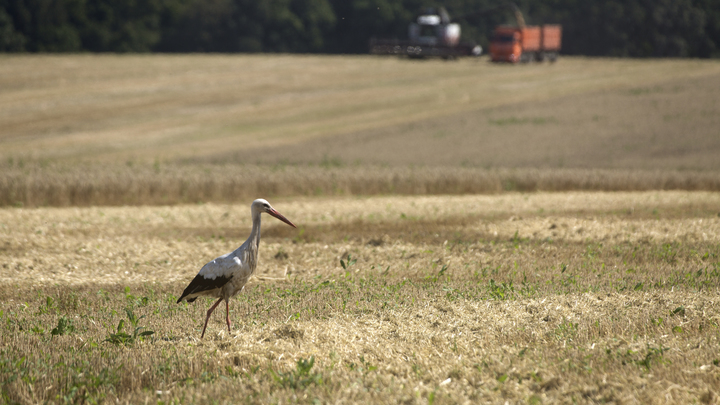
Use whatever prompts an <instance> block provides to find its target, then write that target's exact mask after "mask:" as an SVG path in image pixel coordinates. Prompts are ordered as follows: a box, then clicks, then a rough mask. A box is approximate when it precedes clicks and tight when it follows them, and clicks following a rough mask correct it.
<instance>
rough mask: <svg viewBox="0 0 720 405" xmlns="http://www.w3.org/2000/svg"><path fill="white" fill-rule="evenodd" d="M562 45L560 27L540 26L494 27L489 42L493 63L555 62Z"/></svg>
mask: <svg viewBox="0 0 720 405" xmlns="http://www.w3.org/2000/svg"><path fill="white" fill-rule="evenodd" d="M561 45H562V26H560V25H540V26H537V25H535V26H525V25H524V24H521V26H520V27H513V26H506V25H501V26H498V27H495V31H494V32H493V37H492V40H491V41H490V58H491V60H492V61H493V62H510V63H516V62H530V61H533V60H536V61H539V62H541V61H543V60H545V59H548V60H550V61H551V62H555V61H556V60H557V57H558V54H559V52H560V47H561Z"/></svg>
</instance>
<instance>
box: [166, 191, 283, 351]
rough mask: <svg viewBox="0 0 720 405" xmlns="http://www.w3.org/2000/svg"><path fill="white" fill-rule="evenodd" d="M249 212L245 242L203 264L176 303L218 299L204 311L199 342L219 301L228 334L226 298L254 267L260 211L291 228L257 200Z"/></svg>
mask: <svg viewBox="0 0 720 405" xmlns="http://www.w3.org/2000/svg"><path fill="white" fill-rule="evenodd" d="M250 211H251V213H252V230H251V231H250V236H249V237H248V239H247V240H246V241H245V243H243V244H242V245H241V246H240V247H239V248H237V249H235V251H233V252H230V253H227V254H224V255H222V256H219V257H217V258H215V259H213V260H212V261H210V262H208V263H206V264H205V265H204V266H203V267H202V268H201V269H200V271H199V272H198V274H197V275H196V276H195V278H194V279H193V280H192V281H191V282H190V284H189V285H188V286H187V288H185V291H183V293H182V295H181V296H180V298H179V299H178V301H177V302H178V303H179V302H180V301H182V300H187V302H193V301H195V300H196V299H197V298H198V297H201V296H207V297H214V298H219V299H218V301H217V302H216V303H215V304H214V305H213V306H212V307H210V309H209V310H208V312H207V317H206V318H205V326H204V327H203V332H202V336H201V339H202V337H204V336H205V329H206V328H207V322H208V320H209V319H210V314H212V312H213V311H214V310H215V308H216V307H217V306H218V304H220V302H221V301H225V306H226V311H227V312H226V322H227V325H228V331H230V298H231V297H233V296H234V295H235V294H237V293H239V292H241V291H242V290H243V289H244V288H245V284H246V283H247V281H248V280H249V279H250V276H252V274H253V273H254V272H255V269H256V268H257V257H258V248H259V246H260V215H261V214H262V213H263V212H265V213H268V214H270V215H272V216H274V217H276V218H278V219H280V220H281V221H283V222H285V223H287V224H288V225H290V226H292V227H295V225H294V224H293V223H292V222H290V221H289V220H288V219H287V218H285V217H284V216H282V215H281V214H280V213H279V212H277V211H276V210H275V209H273V208H272V207H271V206H270V203H268V202H267V201H266V200H263V199H257V200H255V201H253V203H252V205H251V206H250Z"/></svg>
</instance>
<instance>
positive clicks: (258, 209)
mask: <svg viewBox="0 0 720 405" xmlns="http://www.w3.org/2000/svg"><path fill="white" fill-rule="evenodd" d="M250 209H251V210H252V214H253V217H254V216H255V215H260V214H262V213H263V212H264V213H266V214H270V215H272V216H274V217H275V218H277V219H279V220H281V221H283V222H285V223H286V224H288V225H290V226H292V227H293V228H297V227H296V226H295V224H293V223H292V222H290V220H289V219H287V218H285V217H284V216H283V215H282V214H281V213H279V212H277V211H276V210H275V208H273V207H272V206H271V205H270V203H269V202H267V200H264V199H262V198H258V199H257V200H255V201H253V203H252V205H251V206H250Z"/></svg>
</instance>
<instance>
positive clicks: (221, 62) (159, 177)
mask: <svg viewBox="0 0 720 405" xmlns="http://www.w3.org/2000/svg"><path fill="white" fill-rule="evenodd" d="M0 61H1V62H2V63H0V206H24V207H37V206H93V205H113V206H120V205H158V204H188V203H197V202H215V203H229V202H235V201H239V200H241V199H249V200H252V199H254V198H256V197H257V196H259V195H260V196H264V197H267V198H272V197H290V196H317V195H324V196H332V195H335V196H340V195H343V196H347V195H375V194H420V195H431V194H436V195H440V194H467V193H498V192H502V191H508V190H509V191H567V190H575V191H577V190H595V191H631V190H688V191H694V190H703V191H719V190H720V159H718V158H717V156H719V155H720V137H718V135H717V133H718V131H717V128H718V127H720V105H719V104H718V103H719V100H720V99H719V98H718V96H717V94H718V92H720V62H718V61H712V60H707V61H702V60H687V59H676V60H668V59H666V60H653V59H645V60H632V59H612V58H579V57H566V58H562V59H561V60H560V61H558V62H557V63H555V64H528V65H518V66H507V65H497V64H491V63H488V61H487V59H486V58H480V59H475V58H466V59H461V60H458V61H455V62H445V61H441V60H426V61H411V60H407V59H398V58H379V57H374V56H367V55H366V56H359V55H358V56H320V55H10V56H2V57H0Z"/></svg>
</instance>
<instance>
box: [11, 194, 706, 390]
mask: <svg viewBox="0 0 720 405" xmlns="http://www.w3.org/2000/svg"><path fill="white" fill-rule="evenodd" d="M719 198H720V197H719V195H718V194H717V193H708V192H692V193H689V192H654V191H653V192H644V193H637V192H630V193H558V194H546V193H533V194H517V193H509V194H502V195H495V196H427V197H363V198H348V197H342V198H327V197H325V198H310V197H307V198H300V199H279V200H275V201H273V203H274V205H275V206H276V207H277V208H278V209H280V210H281V211H282V212H283V213H284V214H285V215H286V216H287V217H288V218H291V219H292V220H293V221H294V222H295V223H297V224H298V225H300V228H299V229H298V230H291V229H289V228H288V229H286V228H287V227H282V226H280V225H281V224H274V223H273V222H272V220H266V221H264V232H263V242H262V245H261V252H260V255H261V256H260V267H259V269H258V277H257V278H255V279H253V282H252V283H251V285H250V286H249V287H248V288H247V291H246V292H245V293H243V294H241V295H240V296H238V297H237V298H235V299H233V300H232V302H231V318H232V320H233V322H234V327H233V331H232V332H231V333H229V334H228V332H227V330H225V325H224V319H222V316H221V315H216V316H215V317H213V319H212V321H211V323H210V325H209V326H208V328H209V329H208V332H209V333H208V336H206V339H205V340H204V341H198V339H197V338H198V336H199V332H200V328H201V326H202V320H203V317H204V313H205V310H206V309H207V306H208V305H209V304H210V302H209V301H207V302H205V301H202V302H201V301H198V302H196V303H195V304H192V305H186V304H176V303H175V300H176V298H177V296H178V294H179V293H180V292H181V290H182V288H183V287H184V285H185V284H186V283H187V281H188V280H189V279H190V278H191V277H192V276H193V275H194V274H195V272H196V271H197V270H198V268H199V267H200V266H201V265H202V264H203V263H205V262H206V261H207V260H209V259H211V258H213V257H214V256H216V255H217V254H220V253H224V252H226V251H229V250H230V249H233V248H234V247H236V246H237V245H238V244H239V243H240V242H242V240H243V239H244V237H245V236H246V234H247V230H248V228H249V216H248V204H241V205H221V204H202V205H191V206H190V205H187V206H174V207H168V206H165V207H134V208H133V207H93V208H39V209H26V208H23V209H18V208H7V209H3V210H0V265H1V266H2V267H1V268H0V276H1V277H0V278H1V279H2V286H3V287H1V288H0V329H2V330H1V331H0V373H1V375H0V377H2V378H0V380H2V381H3V382H2V383H1V385H0V392H1V393H2V395H3V398H4V400H5V401H6V402H15V401H17V402H21V403H35V402H55V403H61V402H80V401H83V400H85V401H86V402H93V401H100V402H115V401H119V402H121V403H144V402H146V401H147V402H156V401H162V402H164V403H212V402H218V403H236V402H238V401H244V402H251V403H267V402H274V403H281V402H282V403H287V402H299V403H313V402H318V401H319V402H322V403H326V402H331V403H355V402H360V401H363V402H373V403H397V402H404V403H466V402H467V403H477V402H489V403H505V402H509V403H573V402H574V403H578V402H579V403H632V402H636V403H638V402H639V403H693V402H695V403H717V401H718V397H717V395H718V393H720V357H719V356H718V353H719V352H720V342H719V341H718V338H720V333H719V330H720V329H719V328H720V326H719V325H720V304H719V303H718V292H720V261H719V260H718V257H720V216H719V214H720V200H719ZM248 202H249V201H248ZM341 260H342V265H344V266H345V267H346V268H343V266H342V265H341V262H340V261H341ZM126 309H129V310H131V313H132V314H133V315H134V316H141V315H143V316H145V318H142V319H140V320H139V321H138V326H142V327H145V328H146V329H142V330H152V331H154V334H153V335H151V336H150V337H147V338H145V339H144V340H143V341H140V340H139V339H137V341H135V342H134V343H127V344H118V345H116V344H113V343H111V342H108V341H106V340H112V339H111V337H112V336H113V334H117V333H118V331H117V326H118V322H119V321H120V320H124V324H125V325H124V329H123V330H124V331H126V332H132V328H130V324H131V321H130V319H129V318H128V316H127V315H126ZM53 331H54V332H53ZM311 359H312V360H311ZM311 361H312V363H311Z"/></svg>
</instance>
